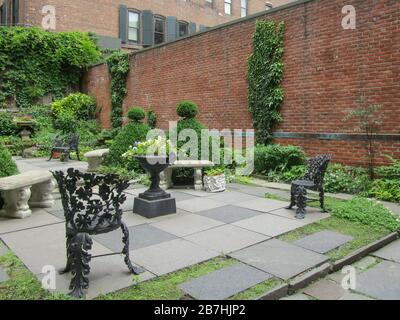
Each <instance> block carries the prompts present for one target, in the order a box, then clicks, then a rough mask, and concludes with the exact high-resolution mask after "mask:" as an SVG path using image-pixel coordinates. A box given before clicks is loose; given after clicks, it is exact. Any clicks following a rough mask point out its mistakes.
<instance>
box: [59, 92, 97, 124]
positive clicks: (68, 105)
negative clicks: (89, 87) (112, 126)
mask: <svg viewBox="0 0 400 320" xmlns="http://www.w3.org/2000/svg"><path fill="white" fill-rule="evenodd" d="M51 109H52V111H53V116H54V118H55V119H58V118H61V117H65V113H66V112H68V113H70V115H73V116H74V117H75V118H76V119H79V120H93V119H95V118H96V100H95V99H94V98H93V97H90V96H88V95H86V94H83V93H79V92H78V93H72V94H70V95H69V96H68V97H65V98H64V99H61V100H57V101H55V102H53V104H52V107H51Z"/></svg>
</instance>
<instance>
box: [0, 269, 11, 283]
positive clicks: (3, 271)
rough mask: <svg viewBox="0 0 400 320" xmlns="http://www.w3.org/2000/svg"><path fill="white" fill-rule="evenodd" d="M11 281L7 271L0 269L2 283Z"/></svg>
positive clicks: (0, 281)
mask: <svg viewBox="0 0 400 320" xmlns="http://www.w3.org/2000/svg"><path fill="white" fill-rule="evenodd" d="M8 279H9V277H8V274H7V272H6V270H4V269H3V268H2V267H0V283H2V282H5V281H7V280H8Z"/></svg>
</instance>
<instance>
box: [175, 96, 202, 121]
mask: <svg viewBox="0 0 400 320" xmlns="http://www.w3.org/2000/svg"><path fill="white" fill-rule="evenodd" d="M198 112H199V107H198V106H197V104H196V103H194V102H193V101H190V100H185V101H182V102H180V103H179V104H178V106H177V108H176V113H177V114H178V116H180V117H181V118H184V119H193V118H195V117H196V115H197V113H198Z"/></svg>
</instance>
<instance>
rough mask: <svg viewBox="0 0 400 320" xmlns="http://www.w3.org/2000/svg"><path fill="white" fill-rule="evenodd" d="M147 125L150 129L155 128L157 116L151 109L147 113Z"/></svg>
mask: <svg viewBox="0 0 400 320" xmlns="http://www.w3.org/2000/svg"><path fill="white" fill-rule="evenodd" d="M147 124H148V125H149V127H150V128H152V129H154V128H155V127H156V126H157V114H156V113H155V112H154V111H153V110H152V109H150V110H149V111H147Z"/></svg>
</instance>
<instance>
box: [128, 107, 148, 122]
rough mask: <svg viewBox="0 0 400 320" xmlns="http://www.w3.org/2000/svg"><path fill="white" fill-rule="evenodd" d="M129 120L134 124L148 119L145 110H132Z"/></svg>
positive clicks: (129, 113)
mask: <svg viewBox="0 0 400 320" xmlns="http://www.w3.org/2000/svg"><path fill="white" fill-rule="evenodd" d="M128 118H129V119H131V120H132V121H133V122H141V121H142V120H143V119H144V118H146V113H145V112H144V110H143V108H138V107H136V108H132V109H130V110H129V111H128Z"/></svg>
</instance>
